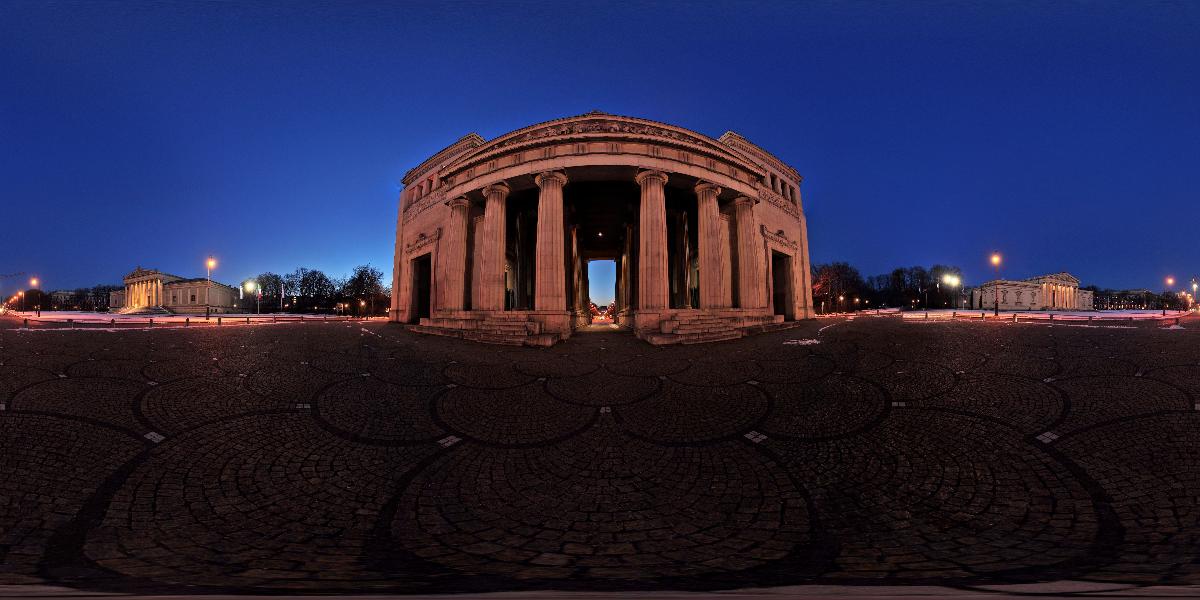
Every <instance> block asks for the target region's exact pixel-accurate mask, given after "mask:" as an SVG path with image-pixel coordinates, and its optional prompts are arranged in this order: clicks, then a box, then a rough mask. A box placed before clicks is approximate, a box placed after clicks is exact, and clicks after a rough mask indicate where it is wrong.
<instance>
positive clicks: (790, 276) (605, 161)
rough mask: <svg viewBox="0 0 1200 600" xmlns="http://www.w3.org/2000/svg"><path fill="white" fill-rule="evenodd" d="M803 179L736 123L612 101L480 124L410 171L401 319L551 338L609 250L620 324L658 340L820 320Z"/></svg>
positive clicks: (569, 322) (504, 336) (583, 313)
mask: <svg viewBox="0 0 1200 600" xmlns="http://www.w3.org/2000/svg"><path fill="white" fill-rule="evenodd" d="M800 181H801V178H800V175H799V174H798V173H797V172H796V170H795V169H793V168H792V167H790V166H788V165H786V164H784V163H783V162H782V161H780V160H779V159H778V158H776V157H774V156H772V155H771V154H770V153H768V152H766V151H765V150H763V149H761V148H759V147H758V146H755V145H754V144H752V143H750V142H749V141H747V140H746V139H745V138H743V137H741V136H739V135H738V134H736V133H733V132H729V133H726V134H725V135H722V136H721V137H720V138H719V139H712V138H709V137H707V136H704V135H702V134H699V133H696V132H693V131H689V130H686V129H683V128H680V127H675V126H673V125H668V124H665V123H659V122H655V121H649V120H646V119H638V118H631V117H619V116H614V115H609V114H604V113H600V112H592V113H588V114H586V115H581V116H577V117H569V118H565V119H558V120H554V121H548V122H545V123H540V124H537V125H532V126H529V127H526V128H523V129H518V130H517V131H514V132H512V133H508V134H506V135H502V136H500V137H498V138H496V139H493V140H490V141H488V140H484V139H483V138H481V137H480V136H478V135H476V134H473V133H472V134H470V135H467V136H465V137H463V138H462V139H460V140H458V141H457V142H455V143H454V144H452V145H451V146H450V147H448V148H446V149H444V150H442V151H441V152H438V153H437V154H435V155H433V156H432V157H430V158H429V159H427V160H425V161H424V162H422V163H421V164H420V165H418V166H417V167H416V168H414V169H412V170H411V171H409V172H408V173H407V174H406V175H405V176H404V180H403V183H404V190H403V192H402V193H401V194H400V208H399V217H398V219H397V223H396V248H395V257H396V258H395V260H396V263H395V270H394V281H393V282H392V305H391V319H392V320H393V321H398V322H402V323H411V324H413V325H414V327H413V329H415V330H417V331H421V332H424V333H433V334H442V335H454V336H459V337H465V338H469V339H476V340H480V341H489V342H499V343H514V344H516V343H523V344H530V345H550V344H553V343H554V342H556V341H558V340H560V339H563V338H565V337H568V336H570V335H571V333H572V332H573V331H574V330H576V329H578V328H580V327H583V326H586V325H588V324H589V323H590V321H591V316H590V311H589V307H590V302H589V294H588V285H589V284H588V276H587V273H588V269H587V262H588V261H592V260H612V261H614V263H615V268H616V286H615V287H616V289H615V290H613V292H614V293H615V299H616V300H615V304H616V320H617V322H618V323H620V324H622V325H624V326H627V327H629V328H631V329H632V330H633V331H634V332H635V333H636V334H637V335H638V336H639V337H641V338H643V339H646V340H648V341H650V342H651V343H656V344H667V343H677V342H699V341H711V340H717V339H729V338H734V337H738V336H741V335H744V334H746V333H749V332H754V331H762V330H766V329H771V328H782V327H788V326H790V325H789V322H791V321H795V320H798V319H807V318H811V316H812V292H811V281H810V275H809V273H810V269H809V256H808V234H807V228H806V225H805V220H804V210H803V207H802V204H801V201H800Z"/></svg>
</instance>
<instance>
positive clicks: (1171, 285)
mask: <svg viewBox="0 0 1200 600" xmlns="http://www.w3.org/2000/svg"><path fill="white" fill-rule="evenodd" d="M1174 291H1175V278H1174V277H1171V276H1170V275H1167V298H1168V299H1170V297H1171V292H1174ZM1162 314H1163V316H1164V317H1165V316H1167V302H1166V301H1165V300H1164V301H1163V303H1162Z"/></svg>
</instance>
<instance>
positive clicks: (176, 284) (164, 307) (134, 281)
mask: <svg viewBox="0 0 1200 600" xmlns="http://www.w3.org/2000/svg"><path fill="white" fill-rule="evenodd" d="M124 283H125V290H124V291H123V292H114V293H113V294H111V295H110V297H109V306H110V307H113V308H116V307H120V309H121V312H123V313H135V312H136V313H198V314H203V313H206V312H214V313H223V312H230V311H231V310H233V309H234V308H236V306H237V295H238V294H237V289H236V288H233V287H231V286H228V285H225V284H222V283H217V282H215V281H211V280H209V279H206V278H203V277H200V278H195V279H184V278H183V277H179V276H177V275H171V274H168V273H163V272H162V271H158V270H155V269H143V268H141V267H138V268H136V269H134V270H133V272H132V273H130V274H128V275H126V276H125V280H124Z"/></svg>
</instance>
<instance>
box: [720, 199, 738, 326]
mask: <svg viewBox="0 0 1200 600" xmlns="http://www.w3.org/2000/svg"><path fill="white" fill-rule="evenodd" d="M717 222H718V226H719V227H720V231H719V232H718V233H719V234H720V237H719V238H718V243H720V245H721V306H723V307H725V308H729V307H731V306H733V286H734V284H733V252H732V250H733V242H732V241H731V240H732V239H733V237H734V236H733V225H732V224H731V223H730V219H729V215H718V220H717Z"/></svg>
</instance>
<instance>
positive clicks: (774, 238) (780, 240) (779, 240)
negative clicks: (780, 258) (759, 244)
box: [759, 225, 798, 250]
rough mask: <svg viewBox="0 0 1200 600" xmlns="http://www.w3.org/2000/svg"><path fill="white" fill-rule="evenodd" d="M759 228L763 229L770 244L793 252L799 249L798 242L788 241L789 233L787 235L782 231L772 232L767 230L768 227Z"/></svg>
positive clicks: (763, 233)
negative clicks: (772, 243)
mask: <svg viewBox="0 0 1200 600" xmlns="http://www.w3.org/2000/svg"><path fill="white" fill-rule="evenodd" d="M759 227H760V228H761V229H762V235H763V238H764V239H766V240H767V241H768V242H774V243H776V244H779V245H780V246H783V247H784V248H790V249H792V250H795V249H796V248H797V247H798V246H797V244H796V242H794V241H792V240H789V239H788V237H787V233H785V232H784V231H783V230H782V229H779V230H776V231H770V230H769V229H767V226H766V225H759Z"/></svg>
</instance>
